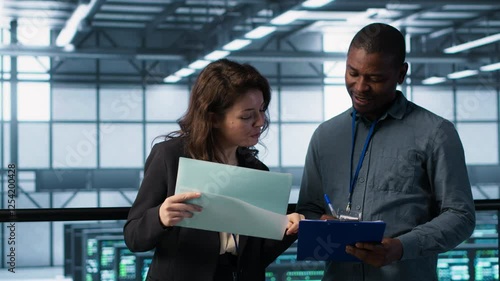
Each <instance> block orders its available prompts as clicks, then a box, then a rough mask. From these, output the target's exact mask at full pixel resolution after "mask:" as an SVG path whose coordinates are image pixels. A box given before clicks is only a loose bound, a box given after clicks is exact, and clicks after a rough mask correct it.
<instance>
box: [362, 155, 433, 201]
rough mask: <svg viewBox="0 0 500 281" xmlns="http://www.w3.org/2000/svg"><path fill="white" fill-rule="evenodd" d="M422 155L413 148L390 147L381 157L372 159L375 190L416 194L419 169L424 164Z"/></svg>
mask: <svg viewBox="0 0 500 281" xmlns="http://www.w3.org/2000/svg"><path fill="white" fill-rule="evenodd" d="M421 155H422V154H420V153H419V152H418V151H416V150H415V149H412V148H408V149H404V148H397V147H389V148H385V149H384V150H382V153H381V155H378V156H376V157H375V158H372V161H371V162H372V163H371V165H370V166H371V169H374V174H373V176H374V188H375V189H378V190H384V191H395V192H402V193H415V192H417V190H415V186H414V185H415V182H416V178H417V177H418V174H420V172H419V169H418V167H419V166H421V163H422V159H423V158H422V157H421Z"/></svg>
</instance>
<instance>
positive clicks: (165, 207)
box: [159, 192, 202, 227]
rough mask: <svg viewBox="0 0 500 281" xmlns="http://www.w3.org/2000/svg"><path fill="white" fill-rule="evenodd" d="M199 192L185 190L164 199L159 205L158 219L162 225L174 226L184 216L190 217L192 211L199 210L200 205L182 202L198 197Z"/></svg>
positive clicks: (200, 208)
mask: <svg viewBox="0 0 500 281" xmlns="http://www.w3.org/2000/svg"><path fill="white" fill-rule="evenodd" d="M200 196H201V193H199V192H185V193H179V194H175V195H172V196H170V197H168V198H167V199H165V201H163V203H162V204H161V206H160V212H159V215H160V221H161V223H162V224H163V226H165V227H168V226H174V225H176V224H178V223H179V222H180V221H181V220H183V219H185V218H191V217H192V216H193V213H194V212H201V210H202V207H201V206H198V205H195V204H189V203H184V202H185V201H187V200H190V199H194V198H199V197H200Z"/></svg>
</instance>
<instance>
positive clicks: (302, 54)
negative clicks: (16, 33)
mask: <svg viewBox="0 0 500 281" xmlns="http://www.w3.org/2000/svg"><path fill="white" fill-rule="evenodd" d="M0 55H5V56H47V57H59V58H76V59H112V60H117V59H118V60H120V59H123V60H129V59H133V60H160V61H181V62H183V61H185V59H186V58H185V56H184V55H183V54H179V53H176V52H173V51H171V52H169V51H165V50H163V49H147V50H146V49H133V48H83V49H77V50H75V51H73V52H65V51H64V50H63V48H59V47H37V46H18V45H7V46H0ZM229 58H231V59H234V60H239V61H248V62H319V63H321V62H324V61H335V60H341V61H343V60H345V59H346V54H345V53H328V52H308V51H261V50H259V51H234V52H232V53H231V54H230V55H229ZM490 59H491V53H487V52H485V53H475V54H443V53H437V52H436V53H411V54H409V55H407V61H408V62H412V63H470V62H483V61H484V62H489V60H490Z"/></svg>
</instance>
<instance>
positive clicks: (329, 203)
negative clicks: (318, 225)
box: [324, 193, 339, 218]
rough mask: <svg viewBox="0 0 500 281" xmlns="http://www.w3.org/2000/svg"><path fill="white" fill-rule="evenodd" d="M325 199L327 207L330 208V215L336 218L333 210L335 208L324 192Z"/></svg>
mask: <svg viewBox="0 0 500 281" xmlns="http://www.w3.org/2000/svg"><path fill="white" fill-rule="evenodd" d="M324 195H325V201H326V204H327V205H328V208H330V212H332V215H333V216H334V217H336V218H338V217H339V216H338V215H337V212H335V209H333V206H332V202H331V201H330V198H329V197H328V195H327V194H326V193H325V194H324Z"/></svg>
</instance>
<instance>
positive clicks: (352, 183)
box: [346, 108, 378, 212]
mask: <svg viewBox="0 0 500 281" xmlns="http://www.w3.org/2000/svg"><path fill="white" fill-rule="evenodd" d="M377 122H378V120H375V121H373V123H372V125H371V126H370V131H369V132H368V136H366V140H365V145H364V146H363V150H362V151H361V155H360V156H359V161H358V165H357V166H356V171H355V173H354V177H353V175H352V163H353V158H354V144H355V142H356V109H354V108H353V111H352V145H351V166H350V169H351V170H350V171H351V172H350V174H349V176H350V186H349V201H348V202H347V207H346V211H347V212H350V211H351V202H352V191H353V190H354V185H355V184H356V181H357V180H358V175H359V170H361V166H362V165H363V160H365V154H366V149H368V145H369V144H370V140H371V139H372V136H373V131H374V130H375V126H376V125H377Z"/></svg>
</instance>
